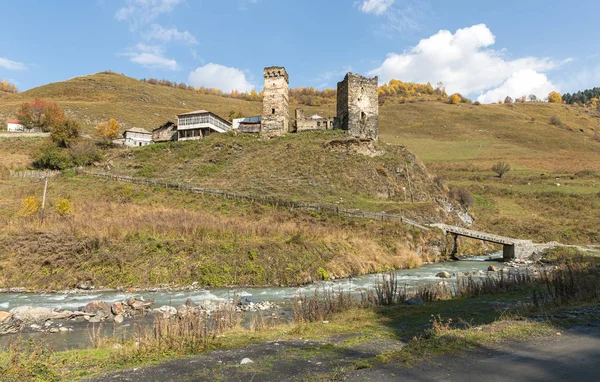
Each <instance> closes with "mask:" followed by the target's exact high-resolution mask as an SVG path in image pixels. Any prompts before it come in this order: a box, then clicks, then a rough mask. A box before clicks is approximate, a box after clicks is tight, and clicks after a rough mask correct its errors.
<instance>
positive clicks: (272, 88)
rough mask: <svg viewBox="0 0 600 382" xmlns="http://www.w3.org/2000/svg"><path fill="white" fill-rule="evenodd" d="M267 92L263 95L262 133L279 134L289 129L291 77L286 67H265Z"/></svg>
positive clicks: (266, 134)
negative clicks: (289, 88)
mask: <svg viewBox="0 0 600 382" xmlns="http://www.w3.org/2000/svg"><path fill="white" fill-rule="evenodd" d="M264 76H265V93H264V97H263V115H262V125H261V132H260V133H261V135H265V136H270V137H272V136H278V135H282V134H285V133H287V132H288V131H289V124H290V117H289V114H288V103H289V99H288V86H289V77H288V74H287V72H286V71H285V68H284V67H281V66H271V67H269V68H265V70H264Z"/></svg>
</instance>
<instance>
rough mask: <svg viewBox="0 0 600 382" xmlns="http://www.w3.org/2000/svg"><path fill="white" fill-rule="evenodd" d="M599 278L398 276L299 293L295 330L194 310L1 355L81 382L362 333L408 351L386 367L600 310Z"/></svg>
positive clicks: (580, 266) (262, 319)
mask: <svg viewBox="0 0 600 382" xmlns="http://www.w3.org/2000/svg"><path fill="white" fill-rule="evenodd" d="M599 276H600V270H599V267H598V265H597V264H596V263H595V262H584V263H566V264H562V265H559V266H556V267H555V268H553V269H552V270H544V269H540V270H538V271H531V272H513V273H509V274H504V273H499V274H498V277H494V278H485V279H482V280H479V281H477V280H475V279H474V278H470V277H467V278H464V279H463V280H460V282H458V283H457V284H455V285H449V284H444V283H438V284H434V285H427V286H423V287H420V288H417V289H416V290H414V291H412V292H410V293H409V292H407V291H405V290H404V289H403V287H402V286H401V285H400V284H399V283H398V281H397V279H396V278H395V276H394V274H393V273H391V274H388V275H384V276H383V277H382V278H380V279H379V281H378V283H377V285H376V286H375V288H374V289H372V290H369V291H366V292H363V293H362V294H360V295H358V296H356V295H355V296H354V297H353V296H351V295H350V294H349V293H347V292H344V291H336V290H334V289H329V290H324V291H317V292H315V293H314V294H311V295H303V296H299V297H298V298H297V299H296V300H295V301H294V303H293V322H291V323H284V322H283V320H282V319H281V318H280V316H279V315H278V314H277V313H276V312H275V313H269V314H268V315H265V314H263V313H259V312H257V313H255V314H253V315H252V316H251V317H250V321H249V324H248V325H242V324H241V322H242V316H241V314H240V313H239V312H237V311H235V310H232V309H224V310H221V311H218V312H213V313H211V314H208V313H207V312H205V311H201V310H197V309H194V308H193V307H191V306H190V307H189V309H182V310H181V312H179V311H178V314H177V315H175V316H169V317H167V316H159V317H156V318H155V319H154V322H153V324H152V325H150V326H147V327H144V326H142V325H137V326H134V327H133V332H132V333H131V334H132V335H131V336H130V337H128V338H125V337H122V336H119V335H116V334H115V335H113V336H102V335H100V332H101V331H102V330H104V328H103V327H102V326H91V327H90V330H89V336H90V341H91V343H92V344H93V346H94V348H93V349H89V350H77V351H67V352H56V351H54V350H53V349H52V348H51V347H50V346H48V344H47V343H46V342H45V341H44V340H41V341H37V342H25V343H24V342H19V341H15V342H14V343H12V344H11V346H10V348H9V349H8V351H7V352H4V353H0V376H2V378H4V379H6V380H11V378H12V380H35V379H36V378H37V380H61V379H68V380H71V379H76V378H81V377H85V376H90V375H94V374H100V373H105V372H109V371H116V370H120V369H124V368H130V367H137V366H142V365H148V364H152V363H156V362H161V361H164V360H167V359H172V358H177V357H181V356H186V355H193V354H200V353H205V352H208V351H210V350H214V349H234V348H241V347H246V346H249V345H252V344H254V345H256V344H260V343H264V342H265V341H276V340H286V339H287V340H292V339H294V340H298V339H299V338H303V339H305V340H319V339H320V340H327V339H328V338H334V337H340V336H342V337H343V336H345V335H351V334H353V335H355V334H356V333H357V332H360V333H362V334H361V336H363V337H361V341H368V340H369V339H375V338H381V336H383V337H386V338H390V339H396V340H397V341H401V342H403V343H405V344H407V346H406V347H405V350H403V352H402V353H398V354H396V353H394V354H387V353H386V354H381V355H380V356H379V358H378V359H380V360H386V361H389V360H391V359H399V358H404V357H410V356H411V353H410V352H411V351H414V352H415V354H414V356H419V354H420V353H419V352H423V349H429V348H428V346H434V347H435V349H437V350H436V351H442V352H443V351H454V350H459V349H456V348H455V347H449V346H448V341H446V340H444V341H443V343H444V344H445V345H444V346H445V347H443V348H439V347H436V346H437V345H436V343H438V342H439V341H440V340H439V339H440V337H443V336H446V335H447V334H448V333H452V335H453V336H455V335H457V331H464V333H463V334H462V335H463V337H464V335H469V336H470V334H469V333H471V332H472V331H474V330H476V329H477V327H479V329H481V325H490V324H493V323H494V322H496V321H497V320H500V319H506V318H510V319H511V320H515V319H518V320H520V321H521V322H522V323H526V325H525V326H522V327H521V328H520V329H515V330H512V329H511V330H508V329H506V330H505V331H503V332H502V333H504V334H502V336H504V335H506V336H512V335H519V336H525V335H529V334H531V333H537V332H538V331H541V332H546V331H547V330H548V327H549V326H548V325H547V324H544V323H542V324H539V325H538V324H536V322H539V320H538V321H531V322H529V321H527V317H532V316H536V317H540V316H543V315H544V314H545V313H546V312H551V311H553V310H555V309H560V308H561V307H565V306H576V305H579V304H582V303H587V304H590V303H592V304H594V303H596V304H597V303H598V300H599V296H600V293H599V290H600V289H599V287H600V285H599V280H600V278H599ZM523 320H525V321H523ZM540 325H541V326H540ZM481 333H484V334H481ZM528 333H529V334H528ZM502 336H500V337H502ZM500 337H498V338H500ZM469 338H471V339H476V340H477V341H479V342H483V341H487V340H490V339H491V338H497V336H491V335H490V336H489V338H488V337H486V336H485V331H484V332H478V333H477V334H476V335H473V336H472V337H469ZM327 341H329V340H327ZM436 341H437V342H436ZM477 341H475V342H473V343H471V346H476V345H477V343H478V342H477ZM463 342H464V341H463ZM463 342H460V341H458V342H456V345H457V346H458V345H460V344H461V343H463ZM346 345H349V344H346ZM346 345H340V346H346ZM411 349H413V350H411ZM407 352H408V353H407ZM421 355H422V354H421Z"/></svg>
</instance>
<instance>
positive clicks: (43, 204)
mask: <svg viewBox="0 0 600 382" xmlns="http://www.w3.org/2000/svg"><path fill="white" fill-rule="evenodd" d="M46 191H48V171H46V178H45V180H44V195H43V196H42V210H41V211H40V220H41V223H43V222H44V208H45V207H46Z"/></svg>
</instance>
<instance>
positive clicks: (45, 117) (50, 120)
mask: <svg viewBox="0 0 600 382" xmlns="http://www.w3.org/2000/svg"><path fill="white" fill-rule="evenodd" d="M17 118H18V119H19V121H21V125H23V127H25V128H27V129H33V128H36V127H37V128H40V129H42V131H44V132H48V131H51V130H52V128H53V127H56V126H60V125H62V124H64V123H65V122H66V120H67V117H66V116H65V113H64V112H63V111H62V109H61V108H60V107H58V105H56V104H55V103H54V102H48V101H45V100H42V99H37V98H36V99H34V100H33V101H31V102H25V103H23V104H21V106H19V109H18V110H17Z"/></svg>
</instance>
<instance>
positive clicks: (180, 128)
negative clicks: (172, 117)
mask: <svg viewBox="0 0 600 382" xmlns="http://www.w3.org/2000/svg"><path fill="white" fill-rule="evenodd" d="M231 129H232V126H231V123H230V122H228V121H227V120H225V119H223V118H221V117H219V116H218V115H216V114H214V113H211V112H210V111H206V110H196V111H191V112H189V113H183V114H179V115H178V116H177V140H178V141H189V140H199V139H202V138H204V137H207V136H209V135H210V134H212V133H226V132H228V131H231Z"/></svg>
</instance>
